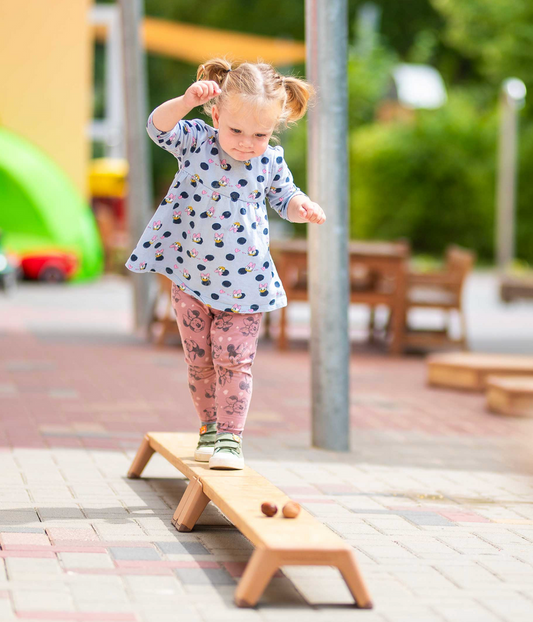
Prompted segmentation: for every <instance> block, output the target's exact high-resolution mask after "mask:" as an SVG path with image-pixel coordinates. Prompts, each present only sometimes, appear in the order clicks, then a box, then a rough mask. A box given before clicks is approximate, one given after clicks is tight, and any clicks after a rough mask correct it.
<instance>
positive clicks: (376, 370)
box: [0, 277, 533, 622]
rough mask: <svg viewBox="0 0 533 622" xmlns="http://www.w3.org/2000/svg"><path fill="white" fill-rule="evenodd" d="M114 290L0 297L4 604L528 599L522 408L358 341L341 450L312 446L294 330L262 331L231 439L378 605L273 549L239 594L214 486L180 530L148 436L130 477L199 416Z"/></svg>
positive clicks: (136, 621) (456, 618)
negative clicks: (339, 543) (331, 537)
mask: <svg viewBox="0 0 533 622" xmlns="http://www.w3.org/2000/svg"><path fill="white" fill-rule="evenodd" d="M130 295H131V292H130V290H129V281H127V280H126V279H124V278H122V277H106V278H104V279H102V280H101V281H100V282H98V283H92V284H85V285H77V286H69V287H62V286H52V287H46V288H43V287H39V286H37V285H34V284H25V285H23V286H21V287H20V289H19V291H18V292H17V293H16V294H15V295H14V296H12V297H8V298H6V297H3V298H1V299H0V547H1V548H0V620H2V622H3V621H4V620H6V621H9V620H27V621H30V622H31V621H35V622H36V621H37V620H48V621H50V620H52V621H54V622H56V621H60V620H61V621H65V620H67V621H88V622H89V621H90V622H92V621H94V622H96V621H102V622H114V621H128V622H129V621H132V622H152V621H154V622H155V621H157V622H166V621H167V620H168V621H171V620H172V621H177V620H179V621H182V620H183V621H185V622H188V621H191V622H194V621H196V620H199V621H204V620H205V621H207V620H217V621H219V620H220V621H225V620H232V621H233V620H235V621H238V620H258V621H259V620H260V621H269V620H272V621H276V622H282V621H284V620H289V619H290V620H291V622H293V621H296V622H297V621H298V620H299V619H302V620H303V619H305V620H306V621H307V620H317V621H322V620H323V621H324V622H326V621H327V622H330V621H331V620H335V621H339V622H341V621H343V620H345V619H346V620H358V619H361V620H365V622H374V621H379V622H403V621H404V620H405V621H407V620H408V621H409V622H417V621H420V622H433V621H440V622H447V621H450V622H452V621H453V622H463V621H464V622H470V621H472V622H473V621H479V622H492V621H504V622H507V621H509V622H510V621H513V622H521V621H524V622H525V621H526V620H527V622H530V621H531V620H532V619H533V486H532V484H533V480H532V477H531V473H532V468H533V459H532V458H531V449H530V448H531V444H532V441H533V421H532V420H528V419H515V418H501V417H498V416H496V415H492V414H490V413H488V412H487V411H486V410H485V405H484V397H483V396H481V395H472V394H468V393H464V392H454V391H445V390H435V389H430V388H428V387H426V386H425V366H424V362H423V359H422V358H417V357H414V356H409V357H402V358H393V357H389V356H386V355H385V354H383V353H382V352H380V351H379V350H371V349H370V348H367V347H365V346H362V345H356V346H354V349H353V354H352V361H351V410H350V415H351V426H352V429H351V445H352V450H351V452H349V453H347V454H335V453H332V452H327V451H323V450H318V449H313V448H310V387H309V357H308V352H307V349H306V348H305V347H304V346H303V345H301V344H299V345H297V346H296V347H295V348H293V349H292V350H291V351H289V352H288V353H286V354H283V355H280V354H279V353H278V352H277V351H276V350H275V349H274V348H273V347H272V345H271V344H270V343H268V342H263V343H262V344H261V346H260V349H259V353H258V357H257V361H256V364H255V368H254V371H255V386H254V396H253V400H252V407H251V412H250V415H249V421H248V424H247V426H246V431H245V454H246V458H247V462H248V464H249V465H250V466H252V467H253V468H255V469H256V470H258V471H259V472H261V473H262V474H263V475H265V476H266V477H268V478H269V479H270V480H271V481H272V482H273V483H275V484H276V485H277V486H279V487H280V488H282V489H283V490H284V491H285V492H286V493H287V494H289V495H290V496H291V497H292V498H294V499H295V500H297V501H299V502H300V503H301V504H302V505H304V506H305V507H306V508H307V509H308V510H309V511H310V512H312V513H313V514H314V515H315V516H316V517H317V518H318V519H319V520H321V521H323V522H324V523H326V524H327V525H328V526H329V527H330V528H331V529H333V530H334V531H336V532H337V533H338V534H339V535H341V536H342V537H343V538H345V539H346V541H347V542H349V543H350V544H351V545H352V546H353V547H354V550H355V551H356V554H357V557H358V560H359V563H360V565H361V568H362V571H363V573H364V576H365V579H366V582H367V584H368V588H369V590H370V592H371V594H372V597H373V600H374V602H375V608H374V609H373V610H372V611H362V610H357V609H354V608H352V607H350V605H349V603H351V602H352V601H351V597H350V595H349V593H348V591H347V588H346V586H345V584H344V582H343V581H342V579H341V578H340V575H339V574H338V572H337V571H336V570H335V569H331V568H323V567H287V568H283V569H282V570H281V571H280V572H278V573H277V575H276V576H275V577H274V578H273V580H272V582H271V584H270V586H269V587H268V589H267V591H266V592H265V594H264V596H263V598H262V600H261V601H260V605H259V606H258V607H257V608H256V609H253V610H240V609H238V608H236V607H235V606H234V604H233V592H234V589H235V585H236V581H238V579H239V577H240V576H241V575H242V572H243V570H244V567H245V565H246V562H247V560H248V559H249V557H250V553H251V550H252V547H251V545H250V543H249V542H248V541H247V540H246V539H245V538H244V537H243V536H242V535H241V534H240V533H239V532H238V531H237V530H235V528H234V527H233V526H232V525H231V524H230V523H229V522H228V521H227V520H226V519H225V517H224V516H223V515H222V514H221V513H220V512H218V510H216V508H214V507H212V506H208V507H207V508H206V510H205V512H204V514H203V515H202V517H201V519H200V521H199V524H198V526H197V527H196V528H195V530H194V531H193V532H191V533H178V532H177V531H176V530H175V529H174V528H173V527H172V525H171V524H170V519H171V517H172V514H173V511H174V509H175V507H176V505H177V504H178V502H179V499H180V497H181V495H182V494H183V491H184V490H185V487H186V484H187V482H186V480H184V479H183V478H182V477H181V476H180V474H179V473H177V472H176V471H175V470H174V469H173V468H172V467H170V465H168V463H166V461H164V460H163V459H162V458H160V456H157V455H156V456H154V457H153V458H152V460H151V462H150V463H149V464H148V466H147V468H146V470H145V473H144V475H143V479H140V480H128V479H127V478H126V472H127V470H128V467H129V464H130V462H131V459H132V457H133V455H134V454H135V451H136V449H137V447H138V445H139V442H140V440H141V438H142V435H143V433H145V432H146V431H174V430H179V431H195V430H196V429H197V421H196V415H194V413H193V410H192V404H191V402H190V398H189V396H188V393H187V382H186V375H185V373H184V372H185V366H184V363H183V359H182V354H181V351H180V349H179V347H176V346H175V345H167V346H162V347H155V346H153V345H150V344H146V343H143V342H142V341H140V340H139V339H137V338H135V337H134V336H132V334H131V312H130ZM523 312H524V308H523V307H522V308H521V313H523ZM491 314H492V315H491ZM494 317H496V316H495V315H494V309H492V311H491V312H490V313H489V318H494ZM487 322H488V320H486V321H485V324H487ZM481 324H483V322H481ZM304 328H305V327H302V326H300V327H297V330H302V331H303V330H304ZM510 334H511V333H510V329H509V328H507V332H506V335H507V336H509V335H510ZM480 342H481V341H480Z"/></svg>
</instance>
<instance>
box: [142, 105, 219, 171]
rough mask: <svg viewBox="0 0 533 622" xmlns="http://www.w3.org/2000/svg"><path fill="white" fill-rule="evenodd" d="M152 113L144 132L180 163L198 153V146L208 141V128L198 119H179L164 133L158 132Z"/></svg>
mask: <svg viewBox="0 0 533 622" xmlns="http://www.w3.org/2000/svg"><path fill="white" fill-rule="evenodd" d="M153 115H154V112H152V113H151V114H150V116H149V117H148V121H147V123H146V131H147V132H148V136H150V138H151V139H152V140H153V141H154V143H155V144H156V145H159V146H160V147H161V148H162V149H165V150H166V151H168V152H170V153H172V155H174V157H176V158H177V159H178V160H180V162H181V161H182V160H185V159H186V158H187V154H191V153H194V152H196V151H198V152H199V151H200V145H201V144H202V143H203V142H204V141H205V140H207V139H208V132H209V128H208V126H207V125H206V124H205V123H204V122H203V121H201V120H200V119H193V120H192V121H188V120H184V119H181V120H180V121H178V122H177V123H176V125H175V126H174V127H173V128H172V129H171V130H168V131H166V132H163V131H161V130H158V129H157V127H156V126H155V125H154V121H153Z"/></svg>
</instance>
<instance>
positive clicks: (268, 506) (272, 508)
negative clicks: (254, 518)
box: [261, 501, 278, 516]
mask: <svg viewBox="0 0 533 622" xmlns="http://www.w3.org/2000/svg"><path fill="white" fill-rule="evenodd" d="M277 511H278V507H277V505H274V504H273V503H270V502H269V501H265V502H264V503H263V504H262V505H261V512H263V514H265V515H266V516H274V514H275V513H276V512H277Z"/></svg>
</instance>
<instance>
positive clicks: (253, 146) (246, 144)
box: [211, 95, 281, 162]
mask: <svg viewBox="0 0 533 622" xmlns="http://www.w3.org/2000/svg"><path fill="white" fill-rule="evenodd" d="M280 113H281V107H280V106H278V105H272V106H269V107H265V108H253V107H251V106H249V105H246V103H245V102H243V101H242V100H241V98H240V97H239V96H238V95H234V96H232V97H230V98H229V100H228V102H227V104H226V105H225V106H224V107H222V108H219V107H218V106H217V105H216V104H215V105H214V106H213V108H212V113H211V114H212V118H213V125H214V126H215V128H217V129H218V139H219V141H220V146H221V147H222V149H223V150H224V151H225V152H226V153H227V154H228V155H230V156H231V157H232V158H233V159H234V160H239V161H241V162H244V161H246V160H251V159H252V158H256V157H257V156H260V155H262V154H263V153H264V152H265V151H266V148H267V147H268V141H269V140H270V137H271V136H272V132H273V131H274V128H275V127H276V124H277V122H278V119H279V115H280Z"/></svg>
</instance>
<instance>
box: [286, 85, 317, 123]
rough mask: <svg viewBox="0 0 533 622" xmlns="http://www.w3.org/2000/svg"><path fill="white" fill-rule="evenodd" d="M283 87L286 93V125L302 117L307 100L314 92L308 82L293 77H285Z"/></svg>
mask: <svg viewBox="0 0 533 622" xmlns="http://www.w3.org/2000/svg"><path fill="white" fill-rule="evenodd" d="M283 86H284V88H285V92H286V93H287V102H286V104H285V110H286V120H287V122H288V123H293V122H295V121H298V119H301V118H302V117H303V116H304V114H305V112H306V110H307V106H308V104H309V100H310V98H311V97H312V96H313V95H314V92H315V91H314V88H313V86H312V85H311V84H309V82H306V81H305V80H300V79H299V78H294V77H293V76H285V77H284V78H283Z"/></svg>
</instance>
